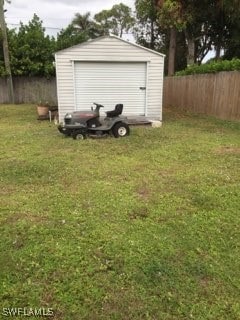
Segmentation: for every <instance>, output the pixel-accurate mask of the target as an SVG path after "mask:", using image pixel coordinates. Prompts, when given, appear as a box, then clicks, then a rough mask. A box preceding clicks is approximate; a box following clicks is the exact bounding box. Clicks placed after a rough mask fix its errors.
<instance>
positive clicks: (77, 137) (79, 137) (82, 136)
mask: <svg viewBox="0 0 240 320" xmlns="http://www.w3.org/2000/svg"><path fill="white" fill-rule="evenodd" d="M72 137H73V139H74V140H84V139H86V134H85V133H83V132H82V131H75V132H74V133H73V134H72Z"/></svg>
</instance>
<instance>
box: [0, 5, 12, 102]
mask: <svg viewBox="0 0 240 320" xmlns="http://www.w3.org/2000/svg"><path fill="white" fill-rule="evenodd" d="M3 5H4V0H0V28H1V29H2V37H3V40H2V45H3V56H4V63H5V69H6V73H7V84H8V95H9V102H10V103H14V92H13V81H12V73H11V67H10V58H9V50H8V40H7V29H6V23H5V19H4V9H3Z"/></svg>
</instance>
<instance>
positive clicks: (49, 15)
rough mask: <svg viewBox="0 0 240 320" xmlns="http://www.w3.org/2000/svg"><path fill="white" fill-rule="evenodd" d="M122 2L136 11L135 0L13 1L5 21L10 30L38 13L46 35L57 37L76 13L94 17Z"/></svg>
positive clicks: (7, 6) (8, 8)
mask: <svg viewBox="0 0 240 320" xmlns="http://www.w3.org/2000/svg"><path fill="white" fill-rule="evenodd" d="M120 2H122V3H124V4H126V5H128V6H129V7H131V8H133V9H134V2H135V0H11V3H10V4H7V3H6V2H5V9H7V11H6V13H5V19H6V23H7V26H8V27H9V28H17V27H18V26H19V23H20V21H21V22H23V23H24V24H27V23H28V21H29V20H31V19H32V17H33V15H34V13H36V14H37V16H38V17H39V18H40V19H41V20H42V21H43V26H44V27H45V28H46V33H48V34H49V35H54V36H55V35H56V34H57V33H58V32H59V31H60V30H61V29H62V28H66V27H67V25H68V24H69V23H70V22H71V20H72V19H73V17H74V15H75V13H77V12H78V13H81V14H83V13H86V12H87V11H90V12H91V13H92V15H94V14H95V13H97V12H99V11H101V10H104V9H111V8H112V6H113V5H115V4H119V3H120ZM126 36H127V35H126Z"/></svg>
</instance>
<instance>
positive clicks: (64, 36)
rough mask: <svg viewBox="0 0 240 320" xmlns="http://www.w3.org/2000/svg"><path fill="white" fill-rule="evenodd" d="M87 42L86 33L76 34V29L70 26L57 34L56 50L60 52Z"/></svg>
mask: <svg viewBox="0 0 240 320" xmlns="http://www.w3.org/2000/svg"><path fill="white" fill-rule="evenodd" d="M87 40H88V37H87V36H86V33H82V32H78V31H77V30H76V28H75V27H74V26H73V25H72V24H70V25H68V26H67V28H66V29H63V30H61V31H60V33H59V34H58V37H57V42H56V49H57V50H62V49H65V48H69V47H71V46H74V45H77V44H79V43H82V42H84V41H87Z"/></svg>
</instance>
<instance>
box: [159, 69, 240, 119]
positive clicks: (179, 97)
mask: <svg viewBox="0 0 240 320" xmlns="http://www.w3.org/2000/svg"><path fill="white" fill-rule="evenodd" d="M163 92H164V93H163V106H165V107H167V106H175V107H177V108H179V109H180V110H185V111H190V112H194V113H203V114H207V115H212V116H215V117H218V118H220V119H226V120H240V72H239V71H232V72H220V73H216V74H201V75H190V76H182V77H166V78H165V81H164V90H163Z"/></svg>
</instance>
